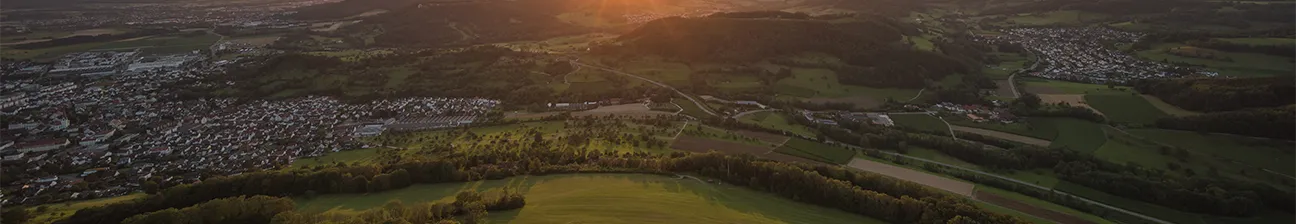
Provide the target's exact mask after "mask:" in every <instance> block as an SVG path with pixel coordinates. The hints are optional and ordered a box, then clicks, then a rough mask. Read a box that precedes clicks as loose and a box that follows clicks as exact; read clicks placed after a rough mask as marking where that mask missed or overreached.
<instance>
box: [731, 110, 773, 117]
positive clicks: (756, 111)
mask: <svg viewBox="0 0 1296 224" xmlns="http://www.w3.org/2000/svg"><path fill="white" fill-rule="evenodd" d="M765 111H778V110H777V109H764V110H753V111H746V112H742V113H738V114H734V115H733V116H731V117H732V118H733V119H738V118H740V117H742V116H747V115H749V114H754V113H760V112H765Z"/></svg>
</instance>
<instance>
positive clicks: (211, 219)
mask: <svg viewBox="0 0 1296 224" xmlns="http://www.w3.org/2000/svg"><path fill="white" fill-rule="evenodd" d="M292 210H293V201H292V200H291V199H287V198H280V197H270V196H264V195H257V196H251V197H248V196H239V197H229V198H221V199H215V200H211V201H207V202H203V203H201V204H198V205H194V206H189V207H185V208H182V209H176V208H168V209H163V210H160V211H155V212H149V213H144V214H139V215H135V216H132V217H130V218H127V219H126V220H125V221H122V223H123V224H154V223H156V224H177V223H268V222H270V219H271V218H272V217H274V216H275V215H276V214H279V213H281V212H286V211H292Z"/></svg>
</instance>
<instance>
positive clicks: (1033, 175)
mask: <svg viewBox="0 0 1296 224" xmlns="http://www.w3.org/2000/svg"><path fill="white" fill-rule="evenodd" d="M1001 175H1003V176H1006V177H1009V178H1012V179H1016V180H1020V181H1025V182H1029V183H1033V184H1035V185H1039V186H1043V187H1047V188H1053V186H1054V185H1057V183H1058V181H1059V180H1058V178H1057V175H1055V174H1053V170H1052V169H1051V168H1050V169H1034V170H1015V171H1012V173H1009V174H1001Z"/></svg>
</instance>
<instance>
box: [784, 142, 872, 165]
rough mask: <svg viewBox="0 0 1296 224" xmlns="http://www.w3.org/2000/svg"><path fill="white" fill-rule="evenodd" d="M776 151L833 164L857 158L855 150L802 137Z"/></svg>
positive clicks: (844, 162)
mask: <svg viewBox="0 0 1296 224" xmlns="http://www.w3.org/2000/svg"><path fill="white" fill-rule="evenodd" d="M774 151H775V152H780V153H783V154H788V155H793V156H797V157H801V158H806V159H812V160H818V161H823V162H827V163H833V164H846V162H849V161H850V159H851V158H855V150H851V149H847V148H842V147H837V146H831V145H827V144H823V143H818V142H813V141H810V140H805V139H801V138H792V139H790V140H788V141H787V143H785V144H783V146H782V147H778V148H777V149H774Z"/></svg>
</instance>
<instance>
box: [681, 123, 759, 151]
mask: <svg viewBox="0 0 1296 224" xmlns="http://www.w3.org/2000/svg"><path fill="white" fill-rule="evenodd" d="M681 134H682V135H688V136H694V137H701V138H709V139H715V140H720V141H726V142H733V143H739V144H747V145H754V146H761V147H770V146H771V145H770V143H766V142H762V141H760V140H757V139H755V138H751V137H747V136H746V135H742V134H739V133H737V132H733V131H730V130H725V129H721V128H717V127H711V126H708V125H702V124H697V123H689V124H688V126H686V127H684V131H683V132H681Z"/></svg>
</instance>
